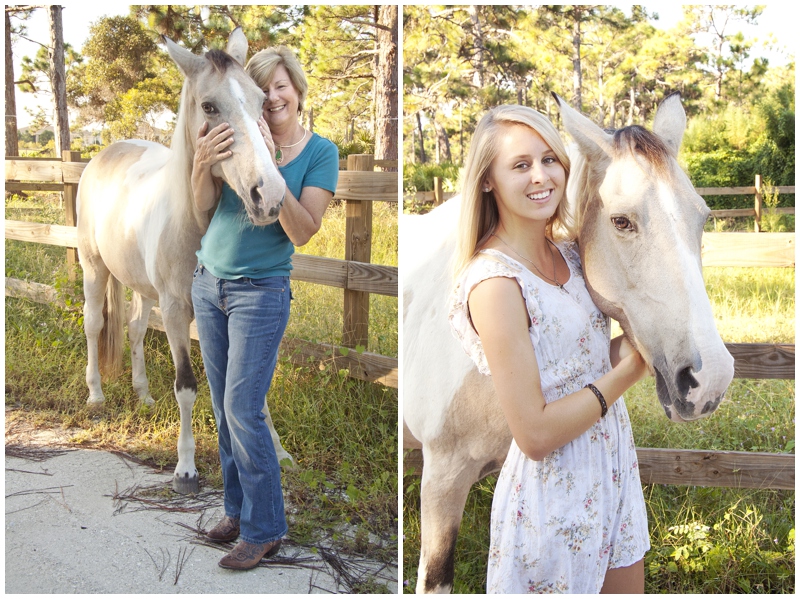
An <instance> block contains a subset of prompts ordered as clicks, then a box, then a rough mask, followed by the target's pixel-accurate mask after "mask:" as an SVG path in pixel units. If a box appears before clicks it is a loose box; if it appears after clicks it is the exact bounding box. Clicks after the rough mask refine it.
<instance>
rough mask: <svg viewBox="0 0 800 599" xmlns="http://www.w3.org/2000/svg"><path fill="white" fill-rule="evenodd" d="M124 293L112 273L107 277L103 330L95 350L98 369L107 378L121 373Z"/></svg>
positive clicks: (115, 376)
mask: <svg viewBox="0 0 800 599" xmlns="http://www.w3.org/2000/svg"><path fill="white" fill-rule="evenodd" d="M124 325H125V294H124V293H123V289H122V283H120V282H119V281H118V280H117V279H116V278H115V277H114V276H113V275H111V276H109V277H108V283H107V284H106V297H105V302H104V303H103V330H102V331H101V332H100V338H99V339H98V347H97V352H98V356H99V361H100V369H101V370H102V372H103V374H105V375H106V377H107V378H109V379H115V378H117V377H118V376H119V375H120V374H122V349H123V344H124V336H123V335H124V330H123V327H124Z"/></svg>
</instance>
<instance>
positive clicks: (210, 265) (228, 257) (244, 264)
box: [197, 133, 339, 279]
mask: <svg viewBox="0 0 800 599" xmlns="http://www.w3.org/2000/svg"><path fill="white" fill-rule="evenodd" d="M278 170H279V171H280V173H281V175H282V176H283V178H284V180H285V181H286V185H287V187H288V188H289V191H290V192H291V193H292V195H293V196H294V197H295V198H299V197H300V194H301V193H302V191H303V188H304V187H320V188H322V189H327V190H328V191H331V192H334V193H335V192H336V184H337V183H338V182H339V150H338V149H337V148H336V145H335V144H334V143H333V142H331V141H330V140H327V139H325V138H324V137H320V136H319V135H317V134H316V133H312V135H311V139H310V140H309V142H308V143H307V144H306V147H305V148H303V151H302V152H300V154H299V155H298V156H297V158H295V159H294V160H292V161H291V162H290V163H288V164H286V165H285V166H280V165H279V166H278ZM287 201H288V200H287ZM292 254H294V245H293V244H292V242H291V241H290V240H289V237H288V236H287V235H286V233H285V232H284V230H283V227H281V225H280V222H278V221H276V222H274V223H272V224H271V225H265V226H261V227H258V226H255V225H253V224H252V223H251V222H250V220H249V219H248V218H247V213H246V212H245V210H244V204H242V200H241V199H239V196H237V195H236V193H235V192H234V191H233V190H232V189H231V188H230V187H228V184H227V183H223V184H222V196H221V197H220V200H219V205H218V206H217V210H216V212H214V216H213V217H212V219H211V223H210V224H209V226H208V231H206V234H205V235H204V236H203V239H202V241H201V245H200V249H199V250H198V251H197V259H198V262H199V263H200V264H202V265H203V266H205V267H206V268H207V269H208V270H209V272H211V274H213V275H214V276H215V277H217V278H219V279H239V278H241V277H249V278H251V279H262V278H264V277H282V276H286V277H288V276H289V275H290V274H291V271H292Z"/></svg>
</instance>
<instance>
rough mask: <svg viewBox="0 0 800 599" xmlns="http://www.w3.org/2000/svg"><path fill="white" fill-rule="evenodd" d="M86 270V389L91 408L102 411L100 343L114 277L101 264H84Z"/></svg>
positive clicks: (85, 261)
mask: <svg viewBox="0 0 800 599" xmlns="http://www.w3.org/2000/svg"><path fill="white" fill-rule="evenodd" d="M81 262H82V266H83V295H84V298H85V300H84V303H83V330H84V332H85V334H86V353H87V364H86V385H87V386H88V387H89V399H88V400H87V401H86V403H87V404H88V405H89V406H90V407H99V406H101V405H102V404H103V402H105V400H106V397H105V395H103V388H102V385H101V381H102V377H101V376H100V360H99V349H98V343H99V339H100V333H101V332H102V330H103V325H104V322H105V319H104V317H103V304H104V302H105V296H106V284H107V283H108V278H109V276H110V273H109V271H108V269H107V268H106V267H105V265H104V264H103V263H102V262H101V261H100V260H99V259H97V260H92V261H91V262H89V261H88V260H86V259H84V260H82V261H81Z"/></svg>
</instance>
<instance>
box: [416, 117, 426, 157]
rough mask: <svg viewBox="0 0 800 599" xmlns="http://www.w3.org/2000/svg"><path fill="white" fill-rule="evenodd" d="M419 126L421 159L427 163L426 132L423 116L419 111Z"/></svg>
mask: <svg viewBox="0 0 800 599" xmlns="http://www.w3.org/2000/svg"><path fill="white" fill-rule="evenodd" d="M417 128H418V129H419V161H420V164H425V163H426V162H427V160H426V159H425V133H424V132H423V131H422V116H420V113H419V111H417Z"/></svg>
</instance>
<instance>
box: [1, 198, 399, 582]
mask: <svg viewBox="0 0 800 599" xmlns="http://www.w3.org/2000/svg"><path fill="white" fill-rule="evenodd" d="M5 207H6V218H8V219H14V220H29V221H37V222H49V223H55V224H63V210H62V209H61V208H60V207H59V205H58V200H57V198H56V197H53V196H51V197H49V198H39V199H38V200H37V201H34V200H32V199H21V198H16V197H12V198H10V199H6V206H5ZM343 232H344V206H339V205H335V206H332V207H331V209H330V210H329V212H328V213H327V215H326V218H325V220H324V227H323V229H322V230H321V231H320V233H318V234H317V236H316V237H315V238H314V239H313V240H312V243H310V244H309V245H308V246H305V247H304V248H303V251H304V252H306V253H312V254H319V255H325V256H330V257H336V258H343V254H344V250H343V240H344V234H343ZM5 255H6V276H8V277H15V278H19V279H25V280H28V281H34V282H38V283H44V284H47V285H54V286H55V287H56V288H57V289H58V290H59V292H60V295H61V298H62V299H63V300H65V301H66V302H67V306H66V307H65V308H56V307H53V306H49V305H41V304H35V303H33V302H30V301H27V300H21V299H14V298H6V314H5V330H6V345H5V348H6V362H5V384H6V387H5V393H6V396H5V397H6V418H7V420H16V419H24V420H26V421H28V422H30V423H32V424H35V425H36V426H39V427H48V426H56V425H60V426H65V427H75V429H76V431H77V432H75V433H74V434H73V436H72V443H73V444H75V445H76V446H84V447H96V448H115V449H121V450H124V451H127V452H129V453H132V454H134V455H136V456H137V457H139V458H141V459H144V460H147V461H148V462H150V463H152V464H155V465H157V466H161V467H163V468H164V469H166V470H172V469H173V468H174V465H175V461H176V458H177V456H176V447H175V446H176V442H177V439H178V422H179V416H178V408H177V404H176V402H175V399H174V394H173V391H172V385H173V379H174V370H173V367H172V362H171V359H170V357H169V350H168V345H167V341H166V336H165V335H164V334H163V333H160V332H157V331H148V333H147V336H146V338H145V354H146V356H147V361H148V375H149V377H150V390H151V393H152V396H153V398H154V399H155V400H156V405H155V406H154V408H152V409H151V410H148V411H142V410H140V409H139V406H138V402H137V400H136V396H135V394H134V392H133V390H132V388H131V384H130V362H129V358H128V362H127V366H126V371H125V373H124V374H123V376H122V377H121V378H119V379H118V380H116V381H110V382H108V383H107V384H105V385H104V391H105V394H106V397H107V401H106V405H105V407H104V409H103V412H102V414H100V415H98V414H95V413H92V412H90V411H89V410H88V409H87V407H86V398H87V396H88V391H87V389H86V384H85V381H84V376H85V368H86V341H85V338H84V335H83V327H82V304H81V302H80V292H81V285H80V283H77V284H75V285H73V284H71V283H69V281H68V277H67V273H66V269H65V255H66V250H65V248H59V247H53V246H45V245H39V244H33V243H22V242H16V241H6V245H5ZM396 256H397V211H396V205H394V204H388V205H386V204H380V203H376V206H375V215H374V231H373V259H372V261H373V263H376V264H385V265H396V264H397V258H396ZM293 292H294V295H295V301H294V302H293V305H292V315H291V318H290V323H289V328H288V331H287V336H291V337H300V338H304V339H309V340H312V341H318V342H326V343H338V342H339V341H340V340H341V328H342V297H343V295H342V293H343V292H342V290H338V289H331V288H324V287H322V286H319V285H311V284H304V283H293ZM370 309H371V313H370V341H369V346H368V348H367V349H368V351H371V352H376V353H381V354H383V355H387V356H397V298H393V297H377V296H373V299H372V300H371V305H370ZM191 357H192V360H193V364H194V370H195V373H197V374H198V378H199V380H200V386H199V389H198V399H197V403H196V404H195V408H194V413H193V430H194V434H195V440H196V443H197V454H196V461H197V466H198V470H199V471H200V475H201V484H205V485H211V486H213V487H217V488H221V477H220V471H219V457H218V454H217V444H216V427H215V423H214V417H213V413H212V410H211V401H210V396H209V392H208V385H207V383H206V381H205V377H204V376H203V374H202V372H203V368H202V359H201V356H200V350H199V346H198V345H197V343H193V346H192V356H191ZM268 402H269V406H270V411H271V414H272V417H273V420H274V424H275V428H276V429H277V431H278V432H279V434H280V436H281V439H282V441H283V445H284V447H285V448H286V449H287V450H288V451H289V452H290V453H291V454H292V455H293V456H294V458H295V459H296V461H297V463H298V466H299V467H298V468H296V469H294V470H289V471H284V479H283V486H284V491H285V496H286V499H287V513H288V514H289V515H290V537H291V538H292V539H293V540H295V541H297V542H301V543H302V542H308V543H320V542H325V543H326V544H332V545H333V546H335V547H337V548H340V549H345V550H347V551H351V552H355V553H358V554H363V555H369V556H372V557H376V558H379V559H383V560H385V561H386V562H394V563H396V560H397V545H398V543H397V529H398V514H397V494H398V485H397V417H398V409H397V402H398V399H397V390H396V389H391V388H387V387H384V386H382V385H378V384H372V383H367V382H363V381H358V380H355V379H351V378H349V377H348V376H347V372H346V371H340V370H338V369H336V368H334V367H331V366H330V365H326V364H322V365H318V364H316V363H315V364H308V365H306V366H297V365H293V364H291V363H289V362H288V361H286V360H283V359H281V360H280V361H279V363H278V367H277V370H276V373H275V378H274V381H273V384H272V388H271V389H270V392H269V395H268ZM362 590H364V591H373V592H381V591H385V588H381V587H380V586H377V585H375V586H370V585H367V586H365V587H363V588H362Z"/></svg>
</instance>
